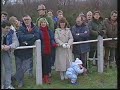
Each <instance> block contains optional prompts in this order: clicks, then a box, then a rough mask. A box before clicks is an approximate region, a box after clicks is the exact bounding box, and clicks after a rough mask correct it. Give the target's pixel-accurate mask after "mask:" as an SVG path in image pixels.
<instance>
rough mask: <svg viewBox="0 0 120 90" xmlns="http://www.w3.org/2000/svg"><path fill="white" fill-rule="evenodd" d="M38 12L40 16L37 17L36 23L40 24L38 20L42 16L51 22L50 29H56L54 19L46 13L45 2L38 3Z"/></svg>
mask: <svg viewBox="0 0 120 90" xmlns="http://www.w3.org/2000/svg"><path fill="white" fill-rule="evenodd" d="M37 11H38V14H39V18H37V20H36V25H38V21H39V19H40V18H43V17H44V18H46V20H47V22H48V23H49V29H50V30H54V21H53V19H52V18H51V17H48V16H47V14H46V11H47V10H46V7H45V5H43V4H40V5H38V8H37Z"/></svg>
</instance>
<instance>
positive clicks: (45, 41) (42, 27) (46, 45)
mask: <svg viewBox="0 0 120 90" xmlns="http://www.w3.org/2000/svg"><path fill="white" fill-rule="evenodd" d="M48 25H49V24H48V22H47V20H46V18H41V19H39V21H38V27H39V31H40V32H41V37H42V38H41V41H42V42H41V47H42V48H41V51H42V52H41V53H42V76H43V82H44V83H46V84H50V83H51V79H50V78H49V72H50V71H49V70H50V69H49V68H50V67H49V66H50V64H51V61H50V60H51V54H52V48H55V47H57V44H56V43H55V40H54V33H53V31H52V30H50V29H49V28H48Z"/></svg>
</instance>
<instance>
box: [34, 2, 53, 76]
mask: <svg viewBox="0 0 120 90" xmlns="http://www.w3.org/2000/svg"><path fill="white" fill-rule="evenodd" d="M37 11H38V14H39V17H38V18H37V20H36V25H38V21H39V19H41V18H46V20H47V22H48V23H49V26H48V28H49V29H50V30H52V31H53V32H54V30H55V29H54V21H53V19H52V17H49V16H47V10H46V7H45V5H43V4H40V5H38V8H37ZM52 51H53V49H52ZM51 58H52V56H51ZM51 60H52V59H51ZM51 60H50V61H51ZM49 71H50V72H49V76H50V77H51V65H50V66H49Z"/></svg>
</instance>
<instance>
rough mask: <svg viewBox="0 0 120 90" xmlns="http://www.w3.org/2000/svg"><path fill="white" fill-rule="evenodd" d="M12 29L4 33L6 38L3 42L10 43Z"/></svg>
mask: <svg viewBox="0 0 120 90" xmlns="http://www.w3.org/2000/svg"><path fill="white" fill-rule="evenodd" d="M13 33H14V31H13V30H10V31H9V32H8V34H7V35H6V40H4V43H6V45H10V44H12V36H13Z"/></svg>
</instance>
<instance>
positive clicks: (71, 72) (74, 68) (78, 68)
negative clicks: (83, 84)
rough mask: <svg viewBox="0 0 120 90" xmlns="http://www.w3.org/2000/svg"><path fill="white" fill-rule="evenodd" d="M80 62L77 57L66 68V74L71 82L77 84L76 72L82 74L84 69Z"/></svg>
mask: <svg viewBox="0 0 120 90" xmlns="http://www.w3.org/2000/svg"><path fill="white" fill-rule="evenodd" d="M82 64H83V63H82V61H81V60H79V58H76V60H75V62H72V63H71V65H70V67H69V68H68V69H67V71H66V76H67V77H68V78H69V79H70V80H71V84H77V76H78V74H82V73H84V72H85V71H86V69H85V68H84V67H83V66H82Z"/></svg>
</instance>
